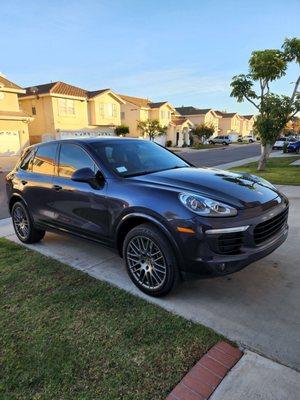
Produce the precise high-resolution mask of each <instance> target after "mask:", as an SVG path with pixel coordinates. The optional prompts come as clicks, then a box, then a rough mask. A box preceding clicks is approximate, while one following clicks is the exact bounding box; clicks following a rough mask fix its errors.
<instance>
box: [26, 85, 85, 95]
mask: <svg viewBox="0 0 300 400" xmlns="http://www.w3.org/2000/svg"><path fill="white" fill-rule="evenodd" d="M25 90H26V93H25V94H23V95H21V97H24V96H32V95H41V94H46V93H57V94H64V95H66V96H75V97H87V91H86V90H84V89H81V88H79V87H77V86H73V85H69V84H68V83H65V82H51V83H44V84H43V85H36V86H30V87H27V88H25Z"/></svg>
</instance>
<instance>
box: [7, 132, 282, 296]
mask: <svg viewBox="0 0 300 400" xmlns="http://www.w3.org/2000/svg"><path fill="white" fill-rule="evenodd" d="M6 191H7V197H8V206H9V210H10V213H11V216H12V221H13V225H14V229H15V232H16V235H17V236H18V238H19V239H20V241H22V242H24V243H36V242H39V241H40V240H42V239H43V238H44V235H45V232H46V231H47V230H56V231H62V232H68V233H70V234H73V235H76V236H79V237H81V238H85V239H91V240H94V241H96V242H99V243H102V244H105V245H107V246H110V247H113V248H115V249H116V250H117V251H118V253H119V254H120V256H121V257H123V258H124V260H125V263H126V267H127V271H128V274H129V276H130V278H131V280H132V281H133V283H134V284H135V285H136V286H137V287H138V288H139V289H140V290H142V291H144V292H145V293H147V294H149V295H152V296H161V295H164V294H166V293H168V292H169V291H170V290H171V289H172V288H173V287H174V286H175V285H176V283H177V282H178V281H179V279H180V278H187V277H189V278H190V277H192V278H193V277H213V276H221V275H225V274H230V273H232V272H235V271H238V270H240V269H242V268H243V267H245V266H247V265H248V264H250V263H252V262H254V261H256V260H259V259H260V258H262V257H265V256H266V255H268V254H269V253H271V252H272V251H274V250H275V249H277V248H278V246H280V245H281V244H282V243H283V242H284V241H285V239H286V237H287V234H288V226H287V218H288V200H287V198H286V197H285V196H284V195H283V194H281V193H280V192H279V191H278V190H277V189H276V188H275V187H274V186H272V185H271V184H270V183H268V182H267V181H265V180H264V179H262V178H259V177H256V176H254V175H249V174H243V173H233V172H227V171H222V170H217V169H209V168H195V167H193V166H192V165H191V164H189V163H187V162H186V161H184V160H183V159H181V158H180V157H178V156H177V155H175V154H174V153H172V152H170V151H169V150H167V149H165V148H163V147H161V146H159V145H157V144H155V143H153V142H150V141H144V140H139V139H126V138H101V139H99V138H98V139H85V140H84V139H81V140H80V139H76V140H75V139H74V140H71V139H70V140H59V141H53V142H48V143H42V144H38V145H34V146H31V147H29V148H28V149H26V150H25V152H24V153H23V155H22V156H21V158H20V161H19V162H18V164H17V165H16V167H15V168H14V169H13V170H12V171H11V172H10V173H9V174H8V175H7V177H6Z"/></svg>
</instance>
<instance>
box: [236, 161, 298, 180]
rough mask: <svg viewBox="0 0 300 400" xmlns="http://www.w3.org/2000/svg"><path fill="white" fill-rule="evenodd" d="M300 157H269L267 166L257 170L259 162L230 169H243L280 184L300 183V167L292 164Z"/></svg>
mask: <svg viewBox="0 0 300 400" xmlns="http://www.w3.org/2000/svg"><path fill="white" fill-rule="evenodd" d="M299 158H300V157H283V158H275V157H274V158H269V160H268V161H267V168H266V170H265V171H263V172H259V171H257V162H253V163H250V164H246V165H242V166H240V167H234V168H231V169H230V171H243V172H247V173H250V174H255V175H258V176H261V177H262V178H265V179H267V180H268V181H269V182H272V183H275V184H278V185H300V167H299V166H292V165H290V164H291V163H292V162H293V161H296V160H298V159H299Z"/></svg>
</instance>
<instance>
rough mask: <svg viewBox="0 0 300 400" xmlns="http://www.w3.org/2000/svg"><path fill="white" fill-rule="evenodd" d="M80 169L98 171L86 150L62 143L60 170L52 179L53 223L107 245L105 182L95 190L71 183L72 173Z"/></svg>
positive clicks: (79, 183)
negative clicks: (53, 196)
mask: <svg viewBox="0 0 300 400" xmlns="http://www.w3.org/2000/svg"><path fill="white" fill-rule="evenodd" d="M81 168H91V169H92V170H93V171H95V172H97V170H98V167H97V166H96V164H95V162H94V161H93V159H92V158H91V157H90V155H89V154H88V153H87V152H86V150H85V149H84V148H83V147H81V146H80V145H77V144H73V143H62V144H61V146H60V150H59V160H58V171H57V174H56V176H55V177H54V179H53V190H54V192H55V201H54V204H53V209H54V211H55V221H54V223H55V224H56V225H57V226H58V227H61V228H64V229H67V230H70V231H72V232H73V233H78V234H81V235H86V236H92V237H94V238H96V239H98V240H101V241H104V242H106V241H107V239H108V234H109V227H108V209H107V200H106V183H103V186H102V187H101V188H99V189H94V188H92V187H91V186H90V185H89V184H88V183H85V182H74V181H72V179H71V176H72V174H73V172H75V171H76V170H78V169H81Z"/></svg>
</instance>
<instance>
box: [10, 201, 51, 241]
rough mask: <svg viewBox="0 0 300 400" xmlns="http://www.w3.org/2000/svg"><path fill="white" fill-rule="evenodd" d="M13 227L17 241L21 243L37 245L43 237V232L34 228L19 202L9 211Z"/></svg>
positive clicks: (26, 210) (27, 213)
mask: <svg viewBox="0 0 300 400" xmlns="http://www.w3.org/2000/svg"><path fill="white" fill-rule="evenodd" d="M11 216H12V221H13V226H14V230H15V233H16V235H17V237H18V239H19V240H20V241H21V242H23V243H28V244H30V243H37V242H39V241H40V240H42V239H43V237H44V236H45V233H46V232H45V231H44V230H41V229H37V228H35V226H34V223H33V219H32V217H31V215H30V213H29V211H28V209H27V207H26V206H25V204H24V203H23V202H21V201H18V202H16V203H15V204H14V205H13V208H12V210H11Z"/></svg>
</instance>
